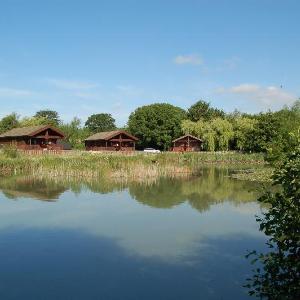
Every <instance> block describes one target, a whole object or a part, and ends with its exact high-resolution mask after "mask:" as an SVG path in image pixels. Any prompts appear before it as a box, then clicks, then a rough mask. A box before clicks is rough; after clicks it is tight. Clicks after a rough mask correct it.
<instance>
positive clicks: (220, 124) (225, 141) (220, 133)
mask: <svg viewBox="0 0 300 300" xmlns="http://www.w3.org/2000/svg"><path fill="white" fill-rule="evenodd" d="M211 127H212V129H213V130H214V131H215V133H216V135H215V137H216V144H217V149H218V150H221V151H227V150H229V142H230V140H231V139H232V138H233V137H234V131H233V127H232V124H231V123H230V122H229V121H227V120H224V119H221V118H215V119H213V120H212V121H211Z"/></svg>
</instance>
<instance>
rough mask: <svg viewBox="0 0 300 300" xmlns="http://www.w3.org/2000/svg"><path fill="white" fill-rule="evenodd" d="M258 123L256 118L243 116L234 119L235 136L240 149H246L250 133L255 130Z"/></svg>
mask: <svg viewBox="0 0 300 300" xmlns="http://www.w3.org/2000/svg"><path fill="white" fill-rule="evenodd" d="M256 123H257V121H256V120H255V119H250V118H247V117H242V116H239V117H237V118H235V119H234V120H233V124H234V125H233V126H234V138H235V143H236V147H237V149H238V150H240V151H244V150H246V148H247V144H248V138H249V135H250V134H251V133H252V132H253V130H254V127H255V124H256Z"/></svg>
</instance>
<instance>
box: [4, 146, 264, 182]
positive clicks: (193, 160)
mask: <svg viewBox="0 0 300 300" xmlns="http://www.w3.org/2000/svg"><path fill="white" fill-rule="evenodd" d="M263 163H264V160H263V156H262V155H261V154H241V153H235V152H224V153H221V152H220V153H219V152H215V153H209V152H200V153H184V154H182V153H160V154H144V153H139V152H136V153H134V154H131V155H125V154H122V153H88V152H80V151H79V152H72V153H71V152H70V153H66V154H62V155H49V154H48V155H47V154H45V155H39V156H30V155H25V154H20V153H19V154H18V155H16V157H14V158H10V157H9V156H8V155H7V154H6V155H5V154H4V153H0V175H2V176H5V175H18V174H31V175H48V176H74V177H82V176H85V177H103V176H105V177H124V178H136V179H137V180H138V179H142V178H149V177H157V176H167V177H173V176H179V175H186V174H196V173H197V172H198V169H199V168H200V167H201V166H202V165H207V164H216V165H221V164H222V165H228V166H234V165H247V166H251V165H257V164H263Z"/></svg>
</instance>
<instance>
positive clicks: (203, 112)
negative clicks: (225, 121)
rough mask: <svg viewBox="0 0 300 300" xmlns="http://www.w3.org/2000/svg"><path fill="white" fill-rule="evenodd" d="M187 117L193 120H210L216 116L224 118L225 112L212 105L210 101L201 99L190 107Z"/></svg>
mask: <svg viewBox="0 0 300 300" xmlns="http://www.w3.org/2000/svg"><path fill="white" fill-rule="evenodd" d="M187 117H188V119H189V120H191V121H193V122H197V121H199V120H203V121H208V120H211V119H214V118H224V117H225V113H224V112H223V111H222V110H219V109H217V108H213V107H211V106H210V103H208V102H205V101H203V100H200V101H198V102H196V103H195V104H193V105H192V106H191V107H190V108H189V109H188V111H187Z"/></svg>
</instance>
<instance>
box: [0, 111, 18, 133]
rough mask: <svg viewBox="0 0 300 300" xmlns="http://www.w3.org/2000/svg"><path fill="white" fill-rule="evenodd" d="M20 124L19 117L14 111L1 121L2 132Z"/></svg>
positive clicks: (0, 129) (0, 128)
mask: <svg viewBox="0 0 300 300" xmlns="http://www.w3.org/2000/svg"><path fill="white" fill-rule="evenodd" d="M18 126H19V117H18V115H17V114H16V113H12V114H10V115H8V116H6V117H4V118H2V120H1V121H0V134H1V133H4V132H6V131H8V130H11V129H13V128H16V127H18Z"/></svg>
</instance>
